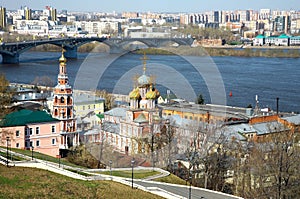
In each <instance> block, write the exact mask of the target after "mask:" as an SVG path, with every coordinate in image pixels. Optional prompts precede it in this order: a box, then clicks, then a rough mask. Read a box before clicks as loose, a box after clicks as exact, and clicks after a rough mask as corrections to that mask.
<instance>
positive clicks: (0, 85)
mask: <svg viewBox="0 0 300 199" xmlns="http://www.w3.org/2000/svg"><path fill="white" fill-rule="evenodd" d="M13 93H14V92H13V89H11V88H10V87H9V81H8V80H7V79H6V77H5V75H4V74H0V118H2V117H4V116H5V115H6V114H8V113H9V112H10V109H9V105H10V104H11V101H12V96H13Z"/></svg>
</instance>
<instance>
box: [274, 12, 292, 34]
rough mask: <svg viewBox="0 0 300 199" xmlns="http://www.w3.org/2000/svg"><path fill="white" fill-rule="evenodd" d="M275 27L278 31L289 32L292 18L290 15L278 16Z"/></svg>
mask: <svg viewBox="0 0 300 199" xmlns="http://www.w3.org/2000/svg"><path fill="white" fill-rule="evenodd" d="M273 24H274V25H273V28H274V30H273V31H275V32H278V33H289V31H290V27H291V18H290V16H288V15H283V16H277V17H276V18H275V19H274V22H273Z"/></svg>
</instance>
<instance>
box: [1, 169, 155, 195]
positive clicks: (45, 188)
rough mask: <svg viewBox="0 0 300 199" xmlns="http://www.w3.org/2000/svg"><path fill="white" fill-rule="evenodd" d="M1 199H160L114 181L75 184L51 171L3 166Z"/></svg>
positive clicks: (77, 182) (79, 182)
mask: <svg viewBox="0 0 300 199" xmlns="http://www.w3.org/2000/svg"><path fill="white" fill-rule="evenodd" d="M0 185H1V188H0V198H5V199H7V198H136V199H139V198H160V197H158V196H156V195H153V194H150V193H146V192H143V191H141V190H137V189H131V187H128V186H125V185H123V184H119V183H116V182H112V181H81V180H74V179H72V178H68V177H65V176H62V175H59V174H55V173H52V172H49V171H44V170H40V169H33V168H22V167H11V168H7V167H5V166H3V165H0Z"/></svg>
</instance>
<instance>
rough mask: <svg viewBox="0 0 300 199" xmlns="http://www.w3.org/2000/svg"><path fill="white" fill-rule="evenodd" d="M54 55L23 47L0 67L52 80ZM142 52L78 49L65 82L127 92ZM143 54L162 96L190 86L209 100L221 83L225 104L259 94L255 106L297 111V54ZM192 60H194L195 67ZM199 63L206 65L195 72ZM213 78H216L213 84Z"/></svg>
mask: <svg viewBox="0 0 300 199" xmlns="http://www.w3.org/2000/svg"><path fill="white" fill-rule="evenodd" d="M59 57H60V53H58V52H33V51H29V52H25V53H23V54H21V56H20V63H19V64H0V72H1V73H4V74H5V75H6V77H7V79H8V80H9V81H10V82H16V83H31V82H32V81H33V80H34V79H35V77H37V76H49V77H50V78H51V79H53V82H56V80H57V74H58V58H59ZM141 57H142V55H136V54H130V53H129V54H125V55H122V56H112V55H106V54H103V53H102V54H101V53H89V54H88V53H78V59H71V60H68V62H67V71H68V75H69V79H70V83H71V84H72V85H73V86H75V87H76V88H77V89H95V88H96V87H97V88H98V89H106V90H108V91H114V92H115V93H118V94H128V92H130V90H132V88H133V87H134V85H133V83H132V78H133V77H134V76H138V75H139V76H140V75H141V74H142V73H143V65H142V60H141ZM147 57H148V58H149V59H148V60H147V70H146V73H147V74H152V75H153V76H154V77H155V78H156V82H157V87H158V89H159V90H160V93H161V95H163V96H165V95H166V89H170V90H171V91H172V92H173V91H176V90H177V92H180V91H182V92H183V93H184V91H188V90H189V89H188V88H189V86H190V88H192V90H193V91H194V92H195V94H196V95H198V94H199V93H201V94H202V95H203V97H204V99H205V102H206V103H210V102H211V101H213V102H214V100H212V98H211V95H212V94H211V93H212V92H216V95H215V96H218V94H219V92H220V91H218V89H216V88H222V86H223V85H224V88H225V90H224V89H223V90H224V93H225V95H221V96H220V98H222V97H223V98H226V104H227V105H231V106H240V107H246V106H248V105H249V104H251V105H252V106H253V107H254V106H255V96H256V95H258V96H259V105H260V107H270V108H271V109H273V110H275V109H276V98H277V97H278V98H279V99H280V100H279V110H280V111H287V112H300V94H299V93H300V58H265V57H211V58H210V57H207V58H197V57H181V56H172V55H147ZM195 63H197V64H198V65H199V66H196V67H195V66H194V65H197V64H195ZM199 63H201V64H199ZM99 67H100V68H99ZM105 67H106V68H105ZM198 67H200V68H206V69H205V70H202V69H200V72H199V71H197V68H198ZM211 68H213V69H214V70H210V69H211ZM218 77H220V78H221V80H223V82H220V81H219V79H218ZM162 80H163V81H162ZM214 82H217V84H216V85H212V84H214ZM210 87H211V88H212V89H211V90H210ZM174 93H176V92H174ZM221 93H222V92H221ZM229 93H232V96H230V95H229Z"/></svg>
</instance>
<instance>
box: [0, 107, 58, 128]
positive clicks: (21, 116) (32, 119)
mask: <svg viewBox="0 0 300 199" xmlns="http://www.w3.org/2000/svg"><path fill="white" fill-rule="evenodd" d="M54 121H59V120H57V119H55V118H52V116H51V115H50V114H49V113H47V112H45V111H31V110H26V109H23V110H20V111H16V112H13V113H10V114H8V115H6V116H5V118H4V119H3V120H2V121H1V122H0V126H1V127H9V126H24V125H26V124H30V123H31V124H32V123H43V122H54Z"/></svg>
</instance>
